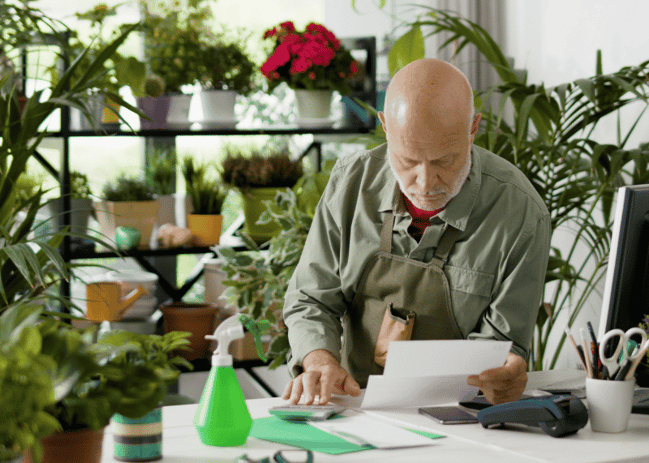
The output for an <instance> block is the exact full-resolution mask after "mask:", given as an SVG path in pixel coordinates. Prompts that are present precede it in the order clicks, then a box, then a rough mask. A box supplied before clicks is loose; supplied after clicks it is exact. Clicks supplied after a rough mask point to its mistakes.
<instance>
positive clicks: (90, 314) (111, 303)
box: [86, 281, 149, 322]
mask: <svg viewBox="0 0 649 463" xmlns="http://www.w3.org/2000/svg"><path fill="white" fill-rule="evenodd" d="M147 294H149V292H148V291H147V290H146V289H145V288H144V286H142V285H138V286H137V288H135V289H134V290H133V291H131V292H130V293H129V294H127V295H126V296H125V297H122V285H121V283H119V282H117V281H98V282H94V283H88V285H87V286H86V299H87V304H88V311H87V313H86V318H88V320H92V321H95V322H102V321H109V322H115V321H119V320H121V319H122V317H123V316H124V313H126V311H127V310H128V309H130V308H131V307H132V306H133V304H134V303H135V301H137V300H138V299H139V298H141V297H142V296H145V295H147Z"/></svg>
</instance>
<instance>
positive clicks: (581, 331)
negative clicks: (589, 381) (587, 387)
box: [579, 328, 594, 378]
mask: <svg viewBox="0 0 649 463" xmlns="http://www.w3.org/2000/svg"><path fill="white" fill-rule="evenodd" d="M579 334H580V335H581V344H582V347H583V348H584V358H585V360H586V371H588V377H589V378H594V376H593V368H592V367H591V365H590V356H589V355H588V344H587V343H586V330H585V329H583V328H579Z"/></svg>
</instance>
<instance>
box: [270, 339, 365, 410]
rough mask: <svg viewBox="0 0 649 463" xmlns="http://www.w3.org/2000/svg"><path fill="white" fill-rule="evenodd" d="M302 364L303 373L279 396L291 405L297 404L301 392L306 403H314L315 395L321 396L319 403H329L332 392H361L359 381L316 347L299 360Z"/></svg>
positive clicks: (329, 355) (358, 393) (354, 394)
mask: <svg viewBox="0 0 649 463" xmlns="http://www.w3.org/2000/svg"><path fill="white" fill-rule="evenodd" d="M302 367H303V368H304V373H302V374H300V375H299V376H296V377H295V378H294V379H293V380H291V381H290V382H289V383H288V384H287V385H286V389H285V390H284V393H283V394H282V399H284V400H288V401H289V402H290V403H292V404H297V403H298V402H299V401H300V398H301V397H302V395H304V401H303V402H302V403H303V404H305V405H311V404H313V403H314V400H315V397H316V395H317V396H319V397H320V400H319V402H318V404H319V405H324V404H326V403H327V402H329V399H330V398H331V394H332V393H336V394H341V395H346V394H349V395H351V396H352V397H358V396H359V395H360V394H361V388H360V386H359V385H358V383H357V382H356V381H355V380H354V378H352V376H351V375H350V374H349V373H347V372H346V371H345V369H344V368H343V367H342V366H341V365H340V363H338V360H336V358H335V357H334V356H333V355H332V354H331V353H330V352H329V351H326V350H322V349H319V350H314V351H312V352H309V354H307V356H306V357H304V360H303V361H302ZM316 405H317V404H316Z"/></svg>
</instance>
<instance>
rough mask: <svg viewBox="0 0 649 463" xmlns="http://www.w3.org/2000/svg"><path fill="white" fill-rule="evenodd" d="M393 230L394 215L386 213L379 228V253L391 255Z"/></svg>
mask: <svg viewBox="0 0 649 463" xmlns="http://www.w3.org/2000/svg"><path fill="white" fill-rule="evenodd" d="M393 228H394V214H393V213H392V212H388V213H387V214H386V216H385V219H383V227H382V228H381V251H383V252H387V253H388V254H392V229H393Z"/></svg>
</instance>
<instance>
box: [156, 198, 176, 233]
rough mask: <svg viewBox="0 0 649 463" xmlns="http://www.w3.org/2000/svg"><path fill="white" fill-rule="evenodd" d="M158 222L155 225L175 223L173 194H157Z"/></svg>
mask: <svg viewBox="0 0 649 463" xmlns="http://www.w3.org/2000/svg"><path fill="white" fill-rule="evenodd" d="M156 199H157V200H158V222H157V226H158V228H160V226H162V225H164V224H166V223H170V224H171V225H176V198H175V197H174V195H158V196H156Z"/></svg>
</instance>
